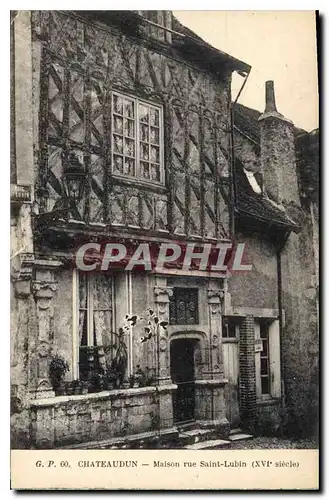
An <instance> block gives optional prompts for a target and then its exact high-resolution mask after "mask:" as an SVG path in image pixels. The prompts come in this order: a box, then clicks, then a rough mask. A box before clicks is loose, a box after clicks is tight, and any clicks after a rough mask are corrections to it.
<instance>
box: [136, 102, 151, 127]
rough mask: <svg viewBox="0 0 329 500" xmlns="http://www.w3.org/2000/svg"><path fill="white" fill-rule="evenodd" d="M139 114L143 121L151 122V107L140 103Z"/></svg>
mask: <svg viewBox="0 0 329 500" xmlns="http://www.w3.org/2000/svg"><path fill="white" fill-rule="evenodd" d="M138 115H139V119H140V121H141V122H144V123H148V122H149V108H148V106H145V105H144V104H140V105H139V108H138Z"/></svg>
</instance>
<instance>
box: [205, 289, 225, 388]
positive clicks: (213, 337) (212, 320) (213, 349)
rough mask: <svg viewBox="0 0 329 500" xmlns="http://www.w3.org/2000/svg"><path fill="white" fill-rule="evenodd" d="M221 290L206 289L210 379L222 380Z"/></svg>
mask: <svg viewBox="0 0 329 500" xmlns="http://www.w3.org/2000/svg"><path fill="white" fill-rule="evenodd" d="M223 299H224V292H223V290H219V289H217V288H209V289H208V308H209V330H210V339H209V346H210V375H211V377H210V378H223V373H224V369H223V354H222V302H223Z"/></svg>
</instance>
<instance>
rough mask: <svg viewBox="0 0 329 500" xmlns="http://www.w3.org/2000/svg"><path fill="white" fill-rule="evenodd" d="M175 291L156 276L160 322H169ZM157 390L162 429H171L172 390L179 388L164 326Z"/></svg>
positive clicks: (159, 331) (162, 278) (158, 348)
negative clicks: (170, 306) (173, 379)
mask: <svg viewBox="0 0 329 500" xmlns="http://www.w3.org/2000/svg"><path fill="white" fill-rule="evenodd" d="M172 294H173V291H172V288H171V287H167V280H166V278H164V277H159V276H157V277H156V286H155V287H154V295H155V299H154V301H155V304H156V311H157V315H158V318H159V322H161V321H167V322H168V323H169V302H170V297H171V296H172ZM156 344H157V392H156V397H157V401H158V412H159V426H160V429H171V428H172V427H173V423H174V417H173V404H172V392H173V391H174V390H175V389H177V385H176V384H173V383H172V381H171V376H170V351H169V347H170V346H169V339H168V332H167V330H166V329H164V328H161V327H160V328H158V338H157V343H156Z"/></svg>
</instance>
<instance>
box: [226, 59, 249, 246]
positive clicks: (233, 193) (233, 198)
mask: <svg viewBox="0 0 329 500" xmlns="http://www.w3.org/2000/svg"><path fill="white" fill-rule="evenodd" d="M250 71H251V68H250V69H249V71H248V73H247V74H246V73H241V72H238V74H239V75H240V76H244V80H243V83H242V86H241V88H240V90H239V92H238V94H237V96H236V98H235V100H234V102H233V104H231V141H230V142H231V144H230V146H231V179H232V182H231V183H230V200H231V224H230V225H231V227H230V233H231V237H232V236H233V235H234V229H235V224H234V214H235V207H236V191H237V188H236V176H235V151H234V111H235V105H236V103H237V102H238V99H239V97H240V95H241V93H242V91H243V89H244V87H245V85H246V83H247V80H248V77H249V75H250Z"/></svg>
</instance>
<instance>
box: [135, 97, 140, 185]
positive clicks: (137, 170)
mask: <svg viewBox="0 0 329 500" xmlns="http://www.w3.org/2000/svg"><path fill="white" fill-rule="evenodd" d="M135 106H136V109H135V138H136V167H135V168H136V171H135V175H136V177H140V154H139V114H138V99H135Z"/></svg>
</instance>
